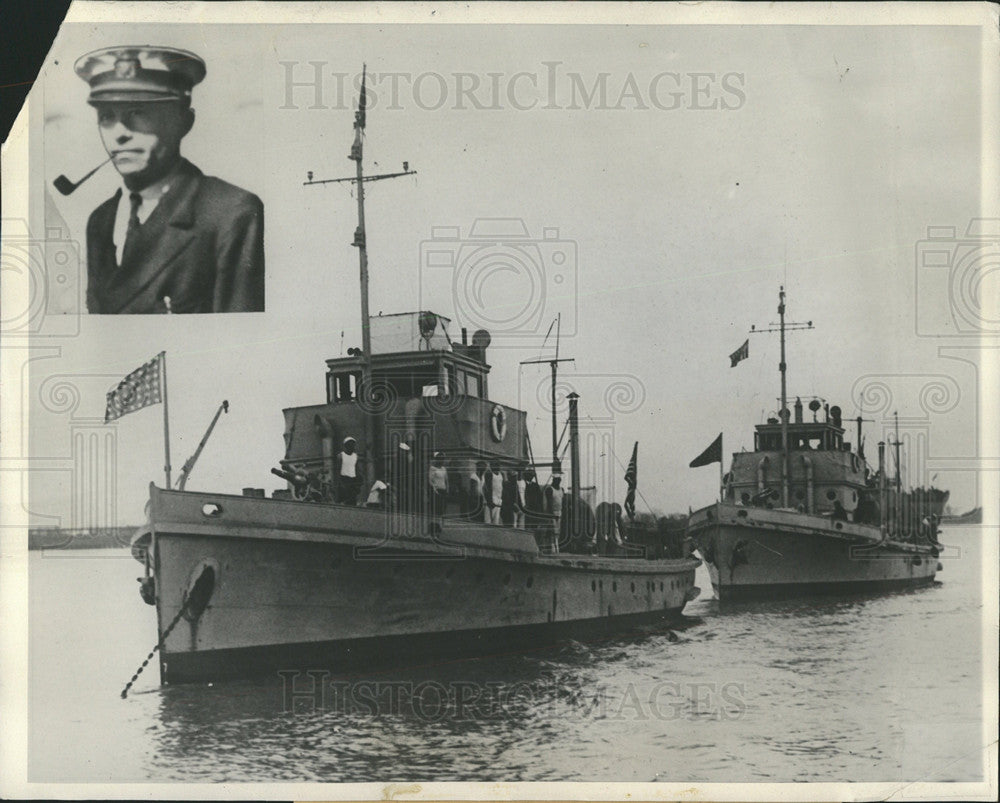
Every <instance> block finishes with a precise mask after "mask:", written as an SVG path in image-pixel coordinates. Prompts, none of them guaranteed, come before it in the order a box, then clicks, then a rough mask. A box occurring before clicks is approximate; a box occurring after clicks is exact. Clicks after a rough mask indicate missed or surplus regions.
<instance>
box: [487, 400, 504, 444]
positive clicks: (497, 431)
mask: <svg viewBox="0 0 1000 803" xmlns="http://www.w3.org/2000/svg"><path fill="white" fill-rule="evenodd" d="M490 430H491V432H492V435H493V440H495V441H496V442H497V443H502V442H503V439H504V436H505V435H506V434H507V413H506V411H505V410H504V409H503V407H501V406H500V405H499V404H494V405H493V412H492V413H490Z"/></svg>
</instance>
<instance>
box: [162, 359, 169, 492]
mask: <svg viewBox="0 0 1000 803" xmlns="http://www.w3.org/2000/svg"><path fill="white" fill-rule="evenodd" d="M159 357H160V379H161V380H162V382H163V459H164V461H165V462H164V465H163V470H164V471H165V472H166V474H167V485H166V488H167V490H170V414H169V408H168V407H167V352H165V351H161V352H160V354H159Z"/></svg>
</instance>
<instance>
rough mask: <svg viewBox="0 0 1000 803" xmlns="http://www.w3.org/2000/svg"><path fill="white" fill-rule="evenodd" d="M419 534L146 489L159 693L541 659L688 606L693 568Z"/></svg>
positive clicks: (257, 502) (498, 538)
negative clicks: (278, 675)
mask: <svg viewBox="0 0 1000 803" xmlns="http://www.w3.org/2000/svg"><path fill="white" fill-rule="evenodd" d="M206 506H208V507H213V506H214V509H215V512H213V513H212V514H211V515H210V516H207V515H206V514H204V513H203V512H202V511H203V508H205V507H206ZM387 522H389V523H390V525H391V526H394V527H395V530H393V531H390V532H388V533H387V532H386V524H387ZM396 525H398V526H396ZM425 525H426V522H423V523H421V522H417V521H416V520H411V519H397V520H396V521H395V524H394V525H393V524H392V522H391V520H390V518H389V517H387V516H386V514H384V513H382V512H381V511H372V510H365V509H361V508H346V507H339V506H333V505H316V504H308V503H297V502H287V501H281V500H264V499H256V498H245V497H225V496H218V495H207V494H192V493H186V492H185V493H178V492H165V491H161V490H159V489H154V492H153V495H152V498H151V505H150V527H149V529H148V531H147V532H146V533H145V534H142V535H140V536H139V540H138V541H137V542H136V543H137V545H139V547H140V548H139V551H140V553H141V551H142V549H143V548H145V549H147V550H148V551H149V554H150V558H151V560H150V563H151V572H152V574H153V577H154V580H155V602H156V607H157V618H158V629H159V633H160V636H161V638H162V639H163V645H162V648H161V660H160V671H161V679H162V681H163V682H165V683H177V682H187V681H198V680H210V679H217V678H225V677H240V676H249V675H255V674H262V673H269V672H279V671H282V670H293V669H303V668H304V669H325V670H331V671H344V670H357V669H359V668H362V669H363V668H374V667H385V666H394V665H414V664H418V663H426V662H431V661H439V660H448V659H452V658H455V657H462V656H468V655H482V654H496V653H499V652H504V651H508V650H519V649H525V648H534V647H542V646H546V645H549V644H553V643H555V642H557V641H558V640H560V639H564V638H589V637H594V636H595V635H596V636H600V635H602V634H607V633H611V632H614V631H620V630H627V629H629V628H634V627H637V626H640V625H644V624H657V623H666V622H670V621H673V620H675V619H676V618H677V617H678V616H679V614H680V613H681V610H682V609H683V607H684V605H685V603H686V602H687V601H688V600H689V599H693V598H694V597H695V596H696V595H697V593H698V590H697V588H696V587H695V586H694V574H695V569H696V568H697V566H698V565H700V563H699V561H697V560H694V559H686V560H666V561H662V560H656V561H653V560H643V559H623V558H598V557H588V556H581V555H543V554H540V553H539V552H538V549H537V547H536V545H535V542H534V538H533V536H532V535H531V534H530V533H526V532H524V531H518V530H510V529H507V528H503V527H491V526H488V525H478V524H475V525H471V524H465V525H458V524H455V525H446V526H445V527H444V529H443V530H442V531H441V532H440V533H439V534H436V535H434V536H428V535H427V534H426V533H425V532H423V530H425V529H426V526H425ZM144 539H145V540H144ZM143 544H145V546H144V547H143V546H142V545H143ZM134 551H136V550H135V549H134ZM206 569H208V570H210V572H209V573H210V575H211V592H210V596H209V598H208V601H207V604H206V605H204V606H197V605H196V606H194V609H192V607H191V606H190V603H189V606H188V609H187V610H185V613H184V614H182V615H180V618H179V619H177V617H178V615H179V613H180V612H181V610H182V608H184V606H185V601H186V600H189V599H190V598H192V595H193V594H195V592H194V588H195V584H196V582H197V580H198V577H200V576H201V575H203V574H204V573H205V571H206ZM175 619H177V624H176V626H175V627H174V628H173V630H172V631H170V632H169V633H167V634H166V637H165V638H163V637H164V634H165V631H166V630H167V629H168V627H169V625H170V624H171V623H172V622H173V621H174V620H175Z"/></svg>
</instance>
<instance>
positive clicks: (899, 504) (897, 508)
mask: <svg viewBox="0 0 1000 803" xmlns="http://www.w3.org/2000/svg"><path fill="white" fill-rule="evenodd" d="M892 415H893V418H894V419H895V421H896V442H895V443H894V444H893V446H894V447H895V449H896V498H895V500H893V506H892V507H893V513H894V517H895V519H896V536H897V537H901V536H902V532H903V528H902V526H901V524H902V523H901V521H900V518H901V516H902V511H903V496H902V490H903V478H902V477H901V476H900V473H899V446H900V443H899V412H893V414H892Z"/></svg>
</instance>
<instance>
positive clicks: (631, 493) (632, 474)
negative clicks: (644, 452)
mask: <svg viewBox="0 0 1000 803" xmlns="http://www.w3.org/2000/svg"><path fill="white" fill-rule="evenodd" d="M638 481H639V441H636V442H635V446H633V447H632V459H631V460H629V461H628V468H626V469H625V482H626V484H627V485H628V493H627V494H625V512H626V513H627V514H628V517H629V518H630V519H634V518H635V486H636V484H637V483H638Z"/></svg>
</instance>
